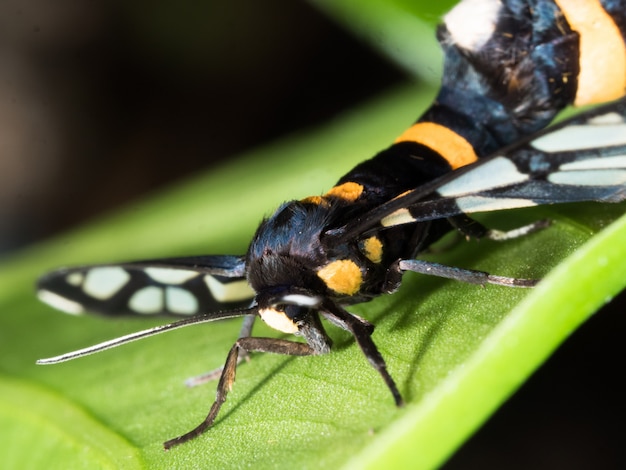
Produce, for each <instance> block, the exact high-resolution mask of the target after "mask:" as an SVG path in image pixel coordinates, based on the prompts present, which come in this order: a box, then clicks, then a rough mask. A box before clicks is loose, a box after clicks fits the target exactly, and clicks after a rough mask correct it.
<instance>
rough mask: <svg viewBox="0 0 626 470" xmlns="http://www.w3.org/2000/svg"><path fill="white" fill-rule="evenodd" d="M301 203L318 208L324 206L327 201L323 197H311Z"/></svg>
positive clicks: (301, 200)
mask: <svg viewBox="0 0 626 470" xmlns="http://www.w3.org/2000/svg"><path fill="white" fill-rule="evenodd" d="M300 202H303V203H305V204H306V203H309V204H315V205H317V206H319V205H321V204H323V203H325V202H326V200H325V199H324V197H323V196H309V197H305V198H304V199H300Z"/></svg>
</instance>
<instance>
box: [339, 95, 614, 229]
mask: <svg viewBox="0 0 626 470" xmlns="http://www.w3.org/2000/svg"><path fill="white" fill-rule="evenodd" d="M624 199H626V99H621V100H619V101H616V102H613V103H611V104H609V105H606V106H602V107H599V108H596V109H594V110H591V111H588V112H585V113H582V114H580V115H578V116H576V117H574V118H572V119H569V120H566V121H563V122H562V123H560V124H558V125H556V126H553V127H551V128H549V129H547V130H545V131H542V132H540V133H537V134H535V135H533V136H531V137H529V138H527V139H524V140H523V141H521V142H518V143H516V144H514V145H512V146H510V147H507V148H504V149H502V150H501V151H499V152H497V153H495V154H493V155H490V156H488V157H486V158H483V159H481V160H479V161H478V162H476V163H474V164H472V165H468V166H466V167H463V168H460V169H458V170H456V171H453V172H451V173H449V174H447V175H445V176H443V177H442V178H439V179H437V180H435V181H433V182H432V183H429V184H427V185H423V186H420V187H418V188H416V189H414V190H412V191H410V192H408V193H405V194H403V195H402V196H400V197H397V198H395V199H393V200H391V201H389V202H387V203H385V204H383V205H381V206H379V207H378V208H376V209H373V210H372V211H370V212H368V213H367V214H366V215H365V216H363V217H361V218H359V219H355V220H353V221H351V222H350V223H348V224H346V225H345V226H344V227H342V228H340V229H335V230H332V231H330V233H329V235H331V236H333V237H337V238H338V239H347V238H350V237H355V236H357V237H358V236H361V235H364V234H365V235H366V234H367V233H368V232H370V231H376V230H380V229H381V228H385V227H393V226H396V225H402V224H407V223H414V222H422V221H427V220H434V219H441V218H445V217H451V216H455V215H459V214H463V213H474V212H488V211H496V210H505V209H514V208H518V207H529V206H535V205H539V204H557V203H565V202H580V201H603V202H619V201H622V200H624Z"/></svg>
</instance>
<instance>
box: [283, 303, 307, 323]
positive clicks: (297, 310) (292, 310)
mask: <svg viewBox="0 0 626 470" xmlns="http://www.w3.org/2000/svg"><path fill="white" fill-rule="evenodd" d="M281 310H283V311H284V312H285V316H286V317H287V318H289V319H290V320H291V321H292V322H294V323H297V322H298V321H300V320H302V319H303V318H305V317H306V316H307V315H308V314H309V310H310V309H309V308H307V307H301V306H300V305H292V304H286V305H282V306H281Z"/></svg>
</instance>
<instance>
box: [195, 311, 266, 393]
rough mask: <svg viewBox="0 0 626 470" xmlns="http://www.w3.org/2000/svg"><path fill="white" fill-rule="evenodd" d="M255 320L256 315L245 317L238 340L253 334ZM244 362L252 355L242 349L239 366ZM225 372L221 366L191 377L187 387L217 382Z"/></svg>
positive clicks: (238, 357)
mask: <svg viewBox="0 0 626 470" xmlns="http://www.w3.org/2000/svg"><path fill="white" fill-rule="evenodd" d="M255 319H256V315H246V316H245V317H244V319H243V323H242V325H241V330H239V336H238V338H246V337H248V336H250V335H251V334H252V327H253V326H254V320H255ZM244 360H245V361H246V362H248V361H249V360H250V355H249V354H248V352H247V351H244V350H243V349H240V350H239V355H238V356H237V365H239V364H241V363H242V362H243V361H244ZM223 370H224V366H220V367H217V368H215V369H213V370H210V371H208V372H205V373H204V374H200V375H196V376H194V377H189V378H188V379H187V380H185V385H186V386H187V387H197V386H198V385H202V384H205V383H207V382H212V381H213V380H217V379H219V378H220V376H221V375H222V371H223Z"/></svg>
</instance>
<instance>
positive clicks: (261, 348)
mask: <svg viewBox="0 0 626 470" xmlns="http://www.w3.org/2000/svg"><path fill="white" fill-rule="evenodd" d="M240 351H244V353H245V354H247V353H250V352H267V353H274V354H284V355H288V356H310V355H314V354H318V352H317V351H316V350H315V349H313V348H312V347H311V346H309V345H308V344H306V343H298V342H295V341H289V340H285V339H277V338H254V337H246V338H239V339H238V340H237V341H235V344H234V345H233V347H232V348H231V349H230V351H229V353H228V356H227V357H226V362H225V363H224V367H223V368H222V374H221V376H220V381H219V383H218V384H217V392H216V398H215V402H214V403H213V405H212V406H211V410H210V411H209V414H208V415H207V417H206V418H205V419H204V421H202V423H200V424H199V425H198V426H196V427H195V428H194V429H192V430H191V431H189V432H188V433H186V434H183V435H182V436H179V437H176V438H174V439H170V440H169V441H166V442H164V443H163V447H164V448H165V450H168V449H170V448H172V447H174V446H176V445H178V444H182V443H184V442H187V441H189V440H191V439H194V438H195V437H198V436H199V435H200V434H202V433H203V432H204V431H206V430H207V429H208V428H210V427H211V426H212V425H213V422H214V421H215V418H216V417H217V415H218V413H219V411H220V408H221V407H222V405H223V404H224V402H225V401H226V395H227V394H228V392H229V391H230V390H231V389H232V386H233V383H234V382H235V372H236V369H237V364H238V363H239V357H240Z"/></svg>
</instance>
